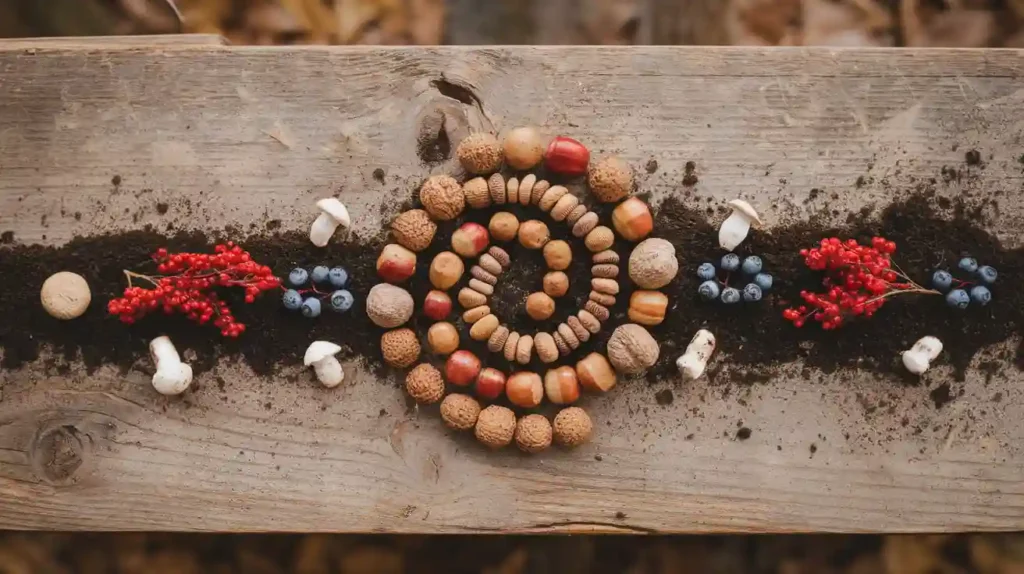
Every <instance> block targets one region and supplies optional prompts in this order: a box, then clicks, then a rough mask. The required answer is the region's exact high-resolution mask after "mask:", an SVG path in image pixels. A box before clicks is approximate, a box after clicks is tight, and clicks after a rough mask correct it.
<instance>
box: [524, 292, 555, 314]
mask: <svg viewBox="0 0 1024 574" xmlns="http://www.w3.org/2000/svg"><path fill="white" fill-rule="evenodd" d="M554 312H555V300H554V299H552V298H551V296H550V295H548V294H547V293H541V292H539V291H537V292H534V293H530V296H529V297H527V298H526V314H527V315H529V316H530V317H531V318H533V320H535V321H543V320H544V319H547V318H548V317H550V316H551V315H552V314H553V313H554Z"/></svg>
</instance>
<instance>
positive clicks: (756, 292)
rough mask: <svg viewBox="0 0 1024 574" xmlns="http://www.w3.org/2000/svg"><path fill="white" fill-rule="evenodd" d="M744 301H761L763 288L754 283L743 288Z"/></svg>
mask: <svg viewBox="0 0 1024 574" xmlns="http://www.w3.org/2000/svg"><path fill="white" fill-rule="evenodd" d="M743 300H744V301H746V302H748V303H755V302H757V301H760V300H761V288H760V287H758V286H757V285H754V284H753V283H747V286H746V287H744V288H743Z"/></svg>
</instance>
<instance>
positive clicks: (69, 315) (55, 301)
mask: <svg viewBox="0 0 1024 574" xmlns="http://www.w3.org/2000/svg"><path fill="white" fill-rule="evenodd" d="M39 299H40V301H41V302H42V304H43V309H45V310H46V312H47V313H48V314H49V315H50V316H52V317H56V318H57V319H63V320H68V319H75V318H77V317H81V316H82V314H83V313H85V311H86V309H88V308H89V303H90V302H92V292H91V291H90V290H89V283H87V282H86V280H85V278H84V277H82V276H81V275H79V274H77V273H71V272H70V271H61V272H59V273H54V274H53V275H51V276H50V277H49V278H47V279H46V281H44V282H43V286H42V288H41V289H40V290H39Z"/></svg>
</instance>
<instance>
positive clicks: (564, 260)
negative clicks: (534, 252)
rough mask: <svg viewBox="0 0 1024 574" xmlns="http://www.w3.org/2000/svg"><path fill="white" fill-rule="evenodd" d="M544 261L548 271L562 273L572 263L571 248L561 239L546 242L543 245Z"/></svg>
mask: <svg viewBox="0 0 1024 574" xmlns="http://www.w3.org/2000/svg"><path fill="white" fill-rule="evenodd" d="M544 261H545V262H546V263H547V264H548V269H554V270H555V271H564V270H566V269H568V268H569V264H570V263H572V247H569V244H568V243H566V242H565V241H562V240H561V239H556V240H555V241H548V242H547V244H546V245H544Z"/></svg>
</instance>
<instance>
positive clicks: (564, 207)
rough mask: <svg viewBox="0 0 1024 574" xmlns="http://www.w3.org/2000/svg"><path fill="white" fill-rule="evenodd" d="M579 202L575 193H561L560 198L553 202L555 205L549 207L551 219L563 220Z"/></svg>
mask: <svg viewBox="0 0 1024 574" xmlns="http://www.w3.org/2000/svg"><path fill="white" fill-rule="evenodd" d="M579 204H580V200H579V198H578V197H576V196H575V195H572V194H566V195H563V196H562V198H561V199H559V200H558V202H557V203H555V206H554V207H552V208H551V219H554V220H555V221H565V218H566V217H569V212H570V211H572V210H574V209H576V206H577V205H579Z"/></svg>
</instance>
